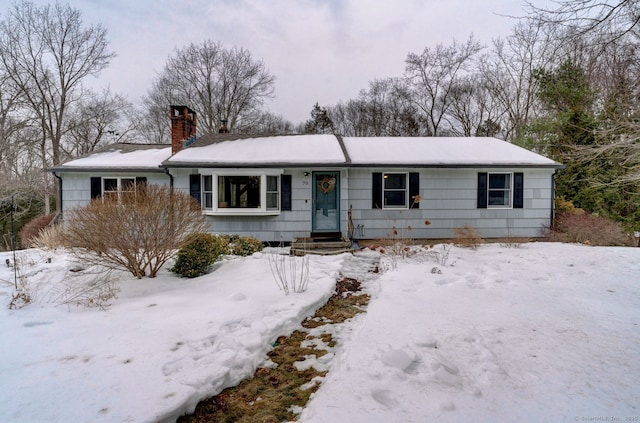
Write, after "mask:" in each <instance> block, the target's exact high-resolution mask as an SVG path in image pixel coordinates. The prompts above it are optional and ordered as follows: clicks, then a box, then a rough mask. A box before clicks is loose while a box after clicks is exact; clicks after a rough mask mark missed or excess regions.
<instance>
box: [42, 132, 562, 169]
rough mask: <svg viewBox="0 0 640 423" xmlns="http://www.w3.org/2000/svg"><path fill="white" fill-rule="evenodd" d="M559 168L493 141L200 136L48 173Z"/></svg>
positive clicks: (123, 149) (119, 151)
mask: <svg viewBox="0 0 640 423" xmlns="http://www.w3.org/2000/svg"><path fill="white" fill-rule="evenodd" d="M275 166H279V167H326V166H331V167H335V166H376V167H385V166H396V167H397V166H407V167H472V166H473V167H490V166H501V167H506V166H528V167H561V164H559V163H557V162H555V161H553V160H551V159H549V158H547V157H544V156H541V155H539V154H536V153H534V152H532V151H529V150H527V149H524V148H522V147H518V146H517V145H515V144H511V143H509V142H506V141H502V140H499V139H497V138H488V137H475V138H473V137H472V138H463V137H341V136H336V135H278V136H258V135H255V136H254V135H233V134H223V135H205V136H203V137H201V138H198V139H197V141H196V142H195V143H194V144H193V145H192V146H190V147H187V148H184V149H182V150H181V151H179V152H177V153H176V154H174V155H171V146H169V145H166V144H153V145H150V144H113V145H111V146H108V147H105V148H104V149H103V150H101V151H97V152H94V153H91V154H89V155H87V156H86V157H83V158H79V159H75V160H71V161H69V162H66V163H64V164H62V165H59V166H56V167H54V168H52V169H51V170H52V171H54V172H55V171H61V172H62V171H64V172H69V171H71V172H74V171H75V172H79V171H91V170H102V171H118V170H129V171H130V170H139V171H152V170H156V171H160V170H161V169H162V168H165V167H166V168H171V167H275Z"/></svg>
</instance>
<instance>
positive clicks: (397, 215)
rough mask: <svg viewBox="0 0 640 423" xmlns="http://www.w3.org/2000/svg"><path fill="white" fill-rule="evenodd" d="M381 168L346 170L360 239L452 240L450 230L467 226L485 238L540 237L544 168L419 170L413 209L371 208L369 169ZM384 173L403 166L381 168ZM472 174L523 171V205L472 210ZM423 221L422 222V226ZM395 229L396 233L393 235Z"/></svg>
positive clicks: (548, 188)
mask: <svg viewBox="0 0 640 423" xmlns="http://www.w3.org/2000/svg"><path fill="white" fill-rule="evenodd" d="M372 171H382V170H381V169H351V170H349V181H350V191H349V194H350V199H351V201H350V204H351V205H352V206H353V210H354V211H353V223H354V226H355V227H356V228H361V229H360V230H357V231H356V236H357V237H359V238H364V239H383V238H398V237H400V238H402V237H405V238H411V239H437V238H453V237H454V232H453V230H454V229H455V228H459V227H462V226H464V225H468V226H471V227H475V228H477V229H478V230H479V232H480V235H481V236H482V237H485V238H496V237H504V236H522V237H535V236H540V235H541V233H542V230H543V228H544V227H545V226H548V225H549V223H550V217H551V205H552V175H553V170H552V169H551V170H549V169H518V168H512V169H502V168H501V169H490V168H481V169H466V168H456V169H444V168H443V169H440V168H432V169H419V170H413V171H418V172H419V173H420V195H421V196H422V201H421V202H420V207H419V209H411V210H379V209H378V210H373V209H371V201H370V198H371V197H370V196H371V194H370V192H371V172H372ZM384 171H385V172H394V171H398V172H401V171H405V169H384ZM478 172H523V173H524V193H523V197H524V208H522V209H511V208H505V209H496V208H489V209H478V208H477V207H476V205H477V174H478ZM427 223H428V224H427ZM394 228H395V231H397V232H398V234H397V235H395V233H394Z"/></svg>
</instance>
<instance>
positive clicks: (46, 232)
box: [26, 225, 65, 250]
mask: <svg viewBox="0 0 640 423" xmlns="http://www.w3.org/2000/svg"><path fill="white" fill-rule="evenodd" d="M26 246H27V247H29V248H40V249H43V250H55V249H56V248H60V247H64V246H65V244H64V233H63V228H62V226H61V225H49V226H47V227H46V228H43V229H42V230H41V231H40V232H38V235H36V236H35V237H33V238H31V239H30V240H29V244H27V245H26Z"/></svg>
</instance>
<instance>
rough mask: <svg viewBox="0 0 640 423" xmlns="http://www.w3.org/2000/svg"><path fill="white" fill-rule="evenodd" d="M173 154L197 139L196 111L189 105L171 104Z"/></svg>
mask: <svg viewBox="0 0 640 423" xmlns="http://www.w3.org/2000/svg"><path fill="white" fill-rule="evenodd" d="M170 109H171V110H170V113H171V154H176V153H177V152H178V151H180V150H182V148H183V147H185V141H186V142H189V143H191V142H193V141H195V139H196V121H197V119H196V112H194V111H193V110H191V109H190V108H188V107H187V106H171V107H170Z"/></svg>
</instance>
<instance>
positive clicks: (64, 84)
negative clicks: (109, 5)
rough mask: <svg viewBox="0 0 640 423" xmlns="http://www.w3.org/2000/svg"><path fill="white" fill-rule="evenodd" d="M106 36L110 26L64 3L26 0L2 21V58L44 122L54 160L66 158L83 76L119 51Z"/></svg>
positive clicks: (32, 107)
mask: <svg viewBox="0 0 640 423" xmlns="http://www.w3.org/2000/svg"><path fill="white" fill-rule="evenodd" d="M106 37H107V31H106V29H104V28H103V27H101V26H100V25H97V26H89V27H83V25H82V18H81V13H80V11H79V10H78V9H73V8H71V7H70V6H67V5H62V4H60V3H56V4H54V5H53V6H51V5H45V6H42V7H38V6H36V5H34V4H33V3H30V2H28V1H21V2H18V3H15V4H14V5H13V7H11V8H10V9H9V11H8V13H7V15H6V17H5V19H4V20H3V21H2V22H0V61H2V64H3V65H4V67H5V68H6V70H7V72H8V74H9V75H10V77H11V79H12V81H13V83H14V84H15V85H16V87H17V88H18V89H19V90H20V91H21V94H22V96H23V99H24V101H25V102H26V104H28V106H29V107H30V108H31V110H32V112H33V113H34V114H35V115H36V117H37V119H38V122H39V123H40V124H41V126H42V129H43V132H44V135H45V136H44V137H43V140H42V141H43V143H46V144H47V145H46V146H44V147H43V149H44V150H47V151H50V152H51V164H54V165H56V164H58V163H59V162H60V157H61V151H62V149H61V140H62V137H63V134H64V133H65V132H66V131H67V129H68V128H67V113H68V109H69V107H70V105H71V104H72V103H73V102H75V101H77V100H78V98H79V97H80V96H81V94H82V92H81V91H82V90H81V88H82V87H81V82H82V80H83V79H84V78H85V77H87V76H89V75H96V74H97V73H99V72H100V71H101V70H103V69H104V68H106V67H107V65H108V64H109V61H110V60H111V58H113V57H114V54H113V53H111V52H109V51H108V50H107V44H108V43H107V38H106ZM49 148H50V150H49Z"/></svg>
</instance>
